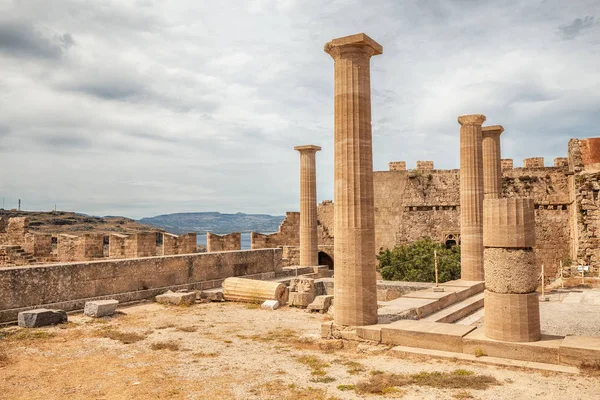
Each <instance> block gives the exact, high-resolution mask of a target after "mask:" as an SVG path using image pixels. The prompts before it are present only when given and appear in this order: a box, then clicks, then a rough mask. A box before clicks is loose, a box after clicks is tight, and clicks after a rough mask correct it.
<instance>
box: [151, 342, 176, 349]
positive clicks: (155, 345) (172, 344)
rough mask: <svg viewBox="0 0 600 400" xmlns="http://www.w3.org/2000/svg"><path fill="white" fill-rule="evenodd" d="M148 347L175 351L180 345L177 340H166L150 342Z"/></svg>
mask: <svg viewBox="0 0 600 400" xmlns="http://www.w3.org/2000/svg"><path fill="white" fill-rule="evenodd" d="M150 348H151V349H152V350H170V351H177V350H179V348H180V346H179V343H177V342H174V341H168V342H156V343H152V344H151V345H150Z"/></svg>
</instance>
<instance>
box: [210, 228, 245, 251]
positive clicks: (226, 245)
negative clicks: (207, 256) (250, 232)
mask: <svg viewBox="0 0 600 400" xmlns="http://www.w3.org/2000/svg"><path fill="white" fill-rule="evenodd" d="M241 248H242V235H241V233H240V232H232V233H229V234H227V235H217V234H216V233H212V232H206V251H207V252H209V253H213V252H215V251H232V250H240V249H241Z"/></svg>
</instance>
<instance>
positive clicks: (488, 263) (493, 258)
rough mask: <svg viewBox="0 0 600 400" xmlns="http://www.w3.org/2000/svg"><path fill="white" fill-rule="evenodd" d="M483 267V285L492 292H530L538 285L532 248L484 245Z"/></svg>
mask: <svg viewBox="0 0 600 400" xmlns="http://www.w3.org/2000/svg"><path fill="white" fill-rule="evenodd" d="M483 269H484V271H485V287H486V289H488V290H490V291H492V292H494V293H531V292H534V291H535V289H536V288H537V286H538V281H537V278H538V274H537V266H536V265H535V253H534V251H533V250H532V249H503V248H495V247H486V248H485V249H484V251H483Z"/></svg>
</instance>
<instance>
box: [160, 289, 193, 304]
mask: <svg viewBox="0 0 600 400" xmlns="http://www.w3.org/2000/svg"><path fill="white" fill-rule="evenodd" d="M155 300H156V302H157V303H160V304H172V305H175V306H184V305H190V304H193V303H195V302H196V292H172V291H170V290H169V291H168V292H166V293H163V294H160V295H158V296H156V297H155Z"/></svg>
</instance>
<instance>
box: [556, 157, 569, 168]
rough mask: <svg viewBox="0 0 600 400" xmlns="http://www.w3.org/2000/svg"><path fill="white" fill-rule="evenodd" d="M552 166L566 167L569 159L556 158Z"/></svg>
mask: <svg viewBox="0 0 600 400" xmlns="http://www.w3.org/2000/svg"><path fill="white" fill-rule="evenodd" d="M554 166H555V167H568V166H569V159H568V158H567V157H556V158H555V159H554Z"/></svg>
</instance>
